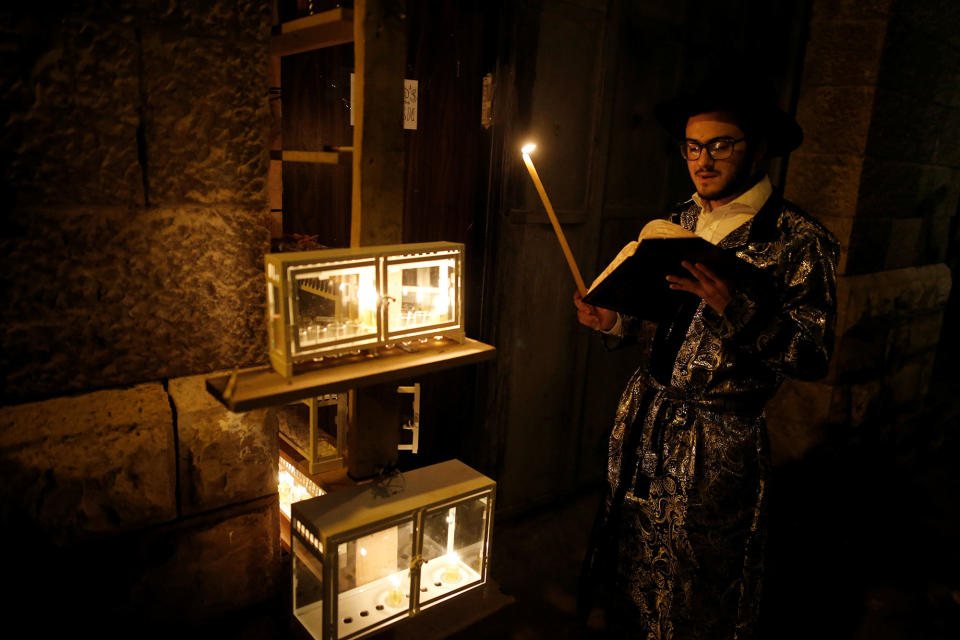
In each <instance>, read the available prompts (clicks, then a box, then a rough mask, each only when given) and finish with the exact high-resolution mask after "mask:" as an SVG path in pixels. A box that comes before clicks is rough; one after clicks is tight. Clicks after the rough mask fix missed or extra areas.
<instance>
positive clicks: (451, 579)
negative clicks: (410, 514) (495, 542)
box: [420, 494, 490, 604]
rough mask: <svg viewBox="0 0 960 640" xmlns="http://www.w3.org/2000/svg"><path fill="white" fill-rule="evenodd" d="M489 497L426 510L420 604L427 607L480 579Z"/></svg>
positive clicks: (480, 497)
mask: <svg viewBox="0 0 960 640" xmlns="http://www.w3.org/2000/svg"><path fill="white" fill-rule="evenodd" d="M489 495H490V494H483V495H481V496H475V497H472V498H468V499H466V500H463V501H460V502H457V503H454V504H451V505H447V506H444V507H440V508H439V509H434V510H430V511H427V512H426V514H425V515H424V519H423V553H422V556H423V560H424V564H423V567H422V568H421V570H420V584H421V587H426V589H427V590H426V591H424V589H423V588H421V592H422V593H421V594H420V601H421V604H426V603H428V602H430V601H431V600H435V599H438V598H442V597H444V596H446V595H447V594H449V593H451V592H453V591H457V590H459V589H461V588H463V587H465V586H467V585H471V584H475V583H477V582H479V581H481V580H482V579H483V567H484V564H485V561H486V558H485V554H486V549H487V544H486V534H487V518H488V513H489V510H488V503H489V499H490V498H489Z"/></svg>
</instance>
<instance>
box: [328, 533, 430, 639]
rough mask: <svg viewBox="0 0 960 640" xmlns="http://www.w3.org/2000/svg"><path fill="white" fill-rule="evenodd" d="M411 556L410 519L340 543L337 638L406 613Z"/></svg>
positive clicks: (411, 536)
mask: <svg viewBox="0 0 960 640" xmlns="http://www.w3.org/2000/svg"><path fill="white" fill-rule="evenodd" d="M412 558H413V522H412V521H411V520H406V521H404V522H401V523H399V524H394V525H391V526H388V527H386V528H384V529H381V530H379V531H375V532H373V533H370V534H367V535H363V536H360V537H359V538H356V539H353V540H350V541H347V542H343V543H341V544H340V545H339V548H338V578H337V588H338V590H339V594H338V600H337V627H338V637H341V638H342V637H344V636H347V635H350V634H353V633H356V632H357V631H361V630H363V629H365V628H367V627H370V626H372V625H377V624H380V623H381V622H383V621H385V620H387V619H389V618H392V617H396V616H398V615H403V616H406V615H407V613H408V610H409V608H410V561H411V559H412Z"/></svg>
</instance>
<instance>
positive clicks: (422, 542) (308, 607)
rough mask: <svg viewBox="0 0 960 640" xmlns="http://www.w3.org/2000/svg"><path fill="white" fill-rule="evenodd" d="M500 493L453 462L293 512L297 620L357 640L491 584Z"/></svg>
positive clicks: (325, 639) (328, 635) (320, 633)
mask: <svg viewBox="0 0 960 640" xmlns="http://www.w3.org/2000/svg"><path fill="white" fill-rule="evenodd" d="M495 492H496V483H495V482H494V481H493V480H491V479H490V478H488V477H486V476H484V475H482V474H480V473H478V472H477V471H474V470H473V469H471V468H470V467H468V466H467V465H465V464H463V463H462V462H460V461H459V460H448V461H447V462H441V463H440V464H435V465H431V466H429V467H424V468H422V469H417V470H414V471H410V472H407V473H404V474H397V475H396V476H393V477H391V478H389V479H388V480H386V481H384V482H382V483H379V484H364V485H359V486H356V487H351V488H349V489H342V490H340V491H336V492H334V493H330V494H327V495H324V496H320V497H318V498H312V499H310V500H304V501H303V502H297V503H295V504H294V505H293V508H292V510H293V517H292V518H291V522H290V527H291V537H290V539H291V549H292V553H291V557H292V561H293V571H292V575H293V613H294V616H296V618H297V619H298V620H299V621H300V623H301V624H302V625H303V626H304V627H305V628H306V629H307V631H309V632H310V634H311V635H313V637H314V638H316V639H317V640H332V639H334V638H336V639H341V640H345V639H347V638H359V637H361V636H364V635H367V634H368V633H371V632H373V631H375V630H377V629H381V628H383V627H385V626H387V625H389V624H392V623H394V622H397V621H399V620H402V619H404V618H407V617H409V616H412V615H415V614H417V613H418V612H419V611H420V610H422V609H425V608H427V607H431V606H433V605H435V604H439V603H441V602H443V601H445V600H448V599H450V598H453V597H455V596H457V595H459V594H461V593H464V592H466V591H468V590H470V589H473V588H476V587H479V586H481V585H482V584H484V583H485V582H486V580H487V564H488V559H489V554H490V535H491V529H492V525H493V502H494V495H495Z"/></svg>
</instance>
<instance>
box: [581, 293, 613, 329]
mask: <svg viewBox="0 0 960 640" xmlns="http://www.w3.org/2000/svg"><path fill="white" fill-rule="evenodd" d="M573 304H575V305H576V306H577V320H579V321H580V324H582V325H584V326H587V327H590V328H591V329H596V330H598V331H609V330H610V329H612V328H613V325H615V324H617V312H616V311H611V310H610V309H604V308H603V307H595V306H594V305H592V304H587V303H586V302H584V301H583V296H582V295H580V292H579V291H576V292H574V294H573Z"/></svg>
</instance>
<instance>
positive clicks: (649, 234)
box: [587, 220, 699, 293]
mask: <svg viewBox="0 0 960 640" xmlns="http://www.w3.org/2000/svg"><path fill="white" fill-rule="evenodd" d="M697 237H699V236H697V234H695V233H694V232H693V231H689V230H687V229H684V228H683V227H681V226H680V225H678V224H674V223H672V222H670V221H669V220H651V221H650V222H648V223H647V224H645V225H644V226H643V229H641V230H640V235H639V236H637V239H636V240H633V241H631V242H628V243H627V245H626V246H625V247H624V248H623V249H621V250H620V253H618V254H617V257H616V258H614V259H613V260H611V261H610V264H608V265H607V268H606V269H604V270H603V271H602V272H601V273H600V275H599V276H597V277H596V278H595V279H594V281H593V283H592V284H591V285H590V288H589V289H588V290H587V293H590V292H591V291H593V288H594V287H596V286H597V285H598V284H599V283H600V282H601V281H602V280H603V279H604V278H606V277H607V276H608V275H610V273H611V272H613V271H614V270H615V269H616V268H617V267H619V266H620V264H621V263H622V262H623V261H624V260H626V259H627V258H629V257H630V256H632V255H633V254H634V253H635V252H636V250H637V247H638V246H639V245H640V243H641V242H643V240H644V238H650V239H653V238H697Z"/></svg>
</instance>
